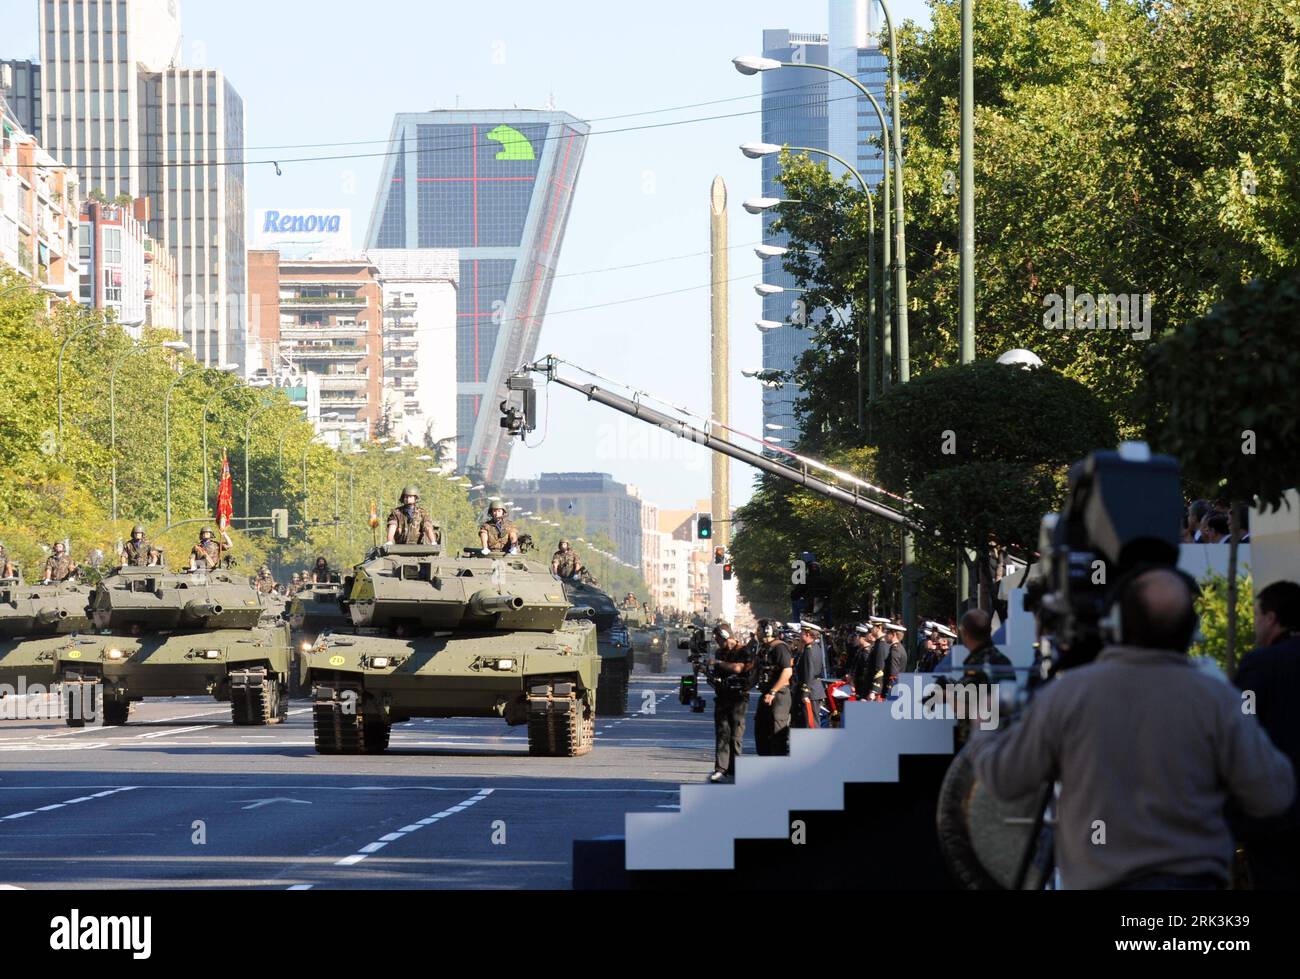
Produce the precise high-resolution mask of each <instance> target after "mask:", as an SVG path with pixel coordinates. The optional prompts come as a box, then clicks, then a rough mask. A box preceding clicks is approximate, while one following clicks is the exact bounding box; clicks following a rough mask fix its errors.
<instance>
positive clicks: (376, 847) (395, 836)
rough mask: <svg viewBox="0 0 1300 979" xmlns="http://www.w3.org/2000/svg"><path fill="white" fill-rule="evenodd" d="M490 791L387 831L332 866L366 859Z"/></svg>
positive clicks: (474, 802) (482, 791)
mask: <svg viewBox="0 0 1300 979" xmlns="http://www.w3.org/2000/svg"><path fill="white" fill-rule="evenodd" d="M492 792H493V790H492V789H480V790H479V792H478V795H475V796H472V797H470V798H468V799H466V800H465V801H464V802H461V803H458V804H457V805H454V806H451V807H449V808H447V809H444V810H442V812H435V813H434V814H433V815H432V816H426V817H425V818H424V819H421V820H417V821H416V822H414V823H412V824H411V825H409V826H403V827H402V828H401V829H399V830H397V831H396V832H395V833H388V834H386V835H384V836H381V837H380V838H379V839H377V840H376V841H375V842H374V843H367V844H366V845H365V846H363V847H362V848H361V849H360V850H358V851H357V852H356V853H354V854H352V855H351V856H349V857H344V858H343V859H342V860H339V861H336V862H335V864H334V866H336V867H351V866H353V865H354V864H358V863H360V862H361V861H362V860H364V859H366V857H368V856H370V854H372V853H377V852H378V851H380V850H382V849H383V848H384V847H386V846H388V844H389V843H393V842H396V841H397V840H400V839H401V838H402V837H403V836H406V835H408V834H410V833H415V832H418V831H419V830H421V829H423V828H424V827H425V826H432V825H433V824H434V823H436V822H438V821H439V820H440V819H446V818H447V817H448V816H451V815H453V814H455V813H458V812H464V811H465V810H466V809H468V808H469V807H470V806H473V805H477V804H478V803H480V802H482V801H483V800H484V799H486V798H487V797H488V796H490V795H491V794H492Z"/></svg>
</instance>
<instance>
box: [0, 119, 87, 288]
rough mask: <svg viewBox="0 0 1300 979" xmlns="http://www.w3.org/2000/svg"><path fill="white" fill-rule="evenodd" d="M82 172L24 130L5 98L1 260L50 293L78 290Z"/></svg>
mask: <svg viewBox="0 0 1300 979" xmlns="http://www.w3.org/2000/svg"><path fill="white" fill-rule="evenodd" d="M79 207H80V199H79V192H78V187H77V175H76V174H75V173H73V172H72V171H71V170H69V169H68V168H67V167H65V166H63V164H62V163H61V162H60V161H58V160H56V159H55V158H54V157H53V156H51V155H50V154H49V153H47V152H46V151H45V150H44V149H43V148H42V147H41V145H40V144H39V143H38V142H37V141H36V137H35V136H32V135H30V134H29V133H27V132H25V131H24V130H23V129H22V127H21V126H19V125H18V120H17V119H16V118H15V117H14V116H13V114H12V113H11V112H10V111H9V107H8V103H7V101H6V100H5V99H3V98H0V262H3V263H4V264H5V265H8V266H9V267H11V268H13V269H16V270H17V271H18V273H19V274H20V275H22V276H23V277H25V278H27V279H29V280H30V281H32V282H34V283H36V284H38V285H39V286H40V287H41V289H42V290H43V291H44V292H46V293H48V294H50V296H51V297H56V298H59V299H67V298H69V297H73V296H75V295H76V293H77V290H78V286H79V284H80V283H79V279H80V275H81V260H80V255H79V254H78V249H77V232H78V227H77V225H78V217H79Z"/></svg>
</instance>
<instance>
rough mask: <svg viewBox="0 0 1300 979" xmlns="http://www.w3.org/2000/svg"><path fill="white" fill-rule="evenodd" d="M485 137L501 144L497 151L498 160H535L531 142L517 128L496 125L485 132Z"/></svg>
mask: <svg viewBox="0 0 1300 979" xmlns="http://www.w3.org/2000/svg"><path fill="white" fill-rule="evenodd" d="M487 138H488V139H490V140H492V142H494V143H500V144H501V150H500V151H499V152H498V153H497V159H498V160H535V159H537V157H536V155H535V154H534V153H533V144H532V143H530V142H528V137H526V136H525V135H524V134H523V133H521V132H520V131H519V130H518V129H512V128H510V127H509V126H497V128H496V129H494V130H492V131H491V132H490V133H488V134H487Z"/></svg>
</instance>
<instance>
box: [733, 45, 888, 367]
mask: <svg viewBox="0 0 1300 979" xmlns="http://www.w3.org/2000/svg"><path fill="white" fill-rule="evenodd" d="M731 63H732V64H734V65H735V66H736V70H737V71H738V72H740V73H741V74H742V75H754V74H757V73H758V72H760V71H771V70H773V69H775V68H816V69H817V70H819V71H826V72H830V73H831V74H832V75H836V76H838V77H839V78H842V79H844V81H846V82H848V83H849V84H850V85H852V86H853V87H854V88H856V89H857V90H858V91H859V92H861V93H862V95H863V96H865V97H866V99H867V101H869V102H870V103H871V107H872V108H873V109H874V110H875V111H876V118H877V119H878V120H879V121H880V144H881V148H882V150H883V152H884V164H885V167H884V169H885V173H884V177H883V179H882V180H881V182H880V183H881V196H882V200H883V201H885V205H884V207H883V208H882V210H884V212H885V214H886V217H885V220H884V221H883V222H882V225H883V227H882V228H881V235H882V239H883V240H882V245H883V249H884V254H883V255H882V256H881V259H882V262H883V264H884V265H885V267H886V268H895V270H896V276H897V275H899V274H900V273H899V272H898V267H897V266H894V265H892V259H891V255H890V233H889V218H888V213H889V211H888V208H889V204H888V202H889V201H890V200H891V198H890V184H889V178H890V159H891V152H890V139H889V126H888V124H887V123H886V122H885V113H884V110H883V109H881V108H880V103H879V102H877V101H876V97H875V96H874V95H872V94H871V92H870V91H869V90H868V89H867V87H866V86H865V85H863V84H862V83H861V82H860V81H858V80H857V79H856V78H854V77H853V76H852V75H850V74H848V73H847V72H843V71H840V70H839V69H838V68H835V67H832V66H831V65H815V64H806V63H803V62H798V61H777V60H776V59H775V58H762V57H759V56H757V55H742V56H740V57H738V58H733V59H732V62H731ZM895 135H897V134H895ZM894 171H895V172H896V173H898V174H899V175H900V179H899V180H898V181H897V182H898V188H895V190H894V194H895V197H894V203H895V206H894V214H895V218H896V222H897V223H898V224H899V225H900V226H901V224H902V222H903V199H902V194H901V193H900V192H899V190H900V189H901V187H902V180H901V174H902V166H901V162H900V161H898V160H895V161H894ZM897 240H898V241H902V239H901V237H900V238H898V239H897ZM899 281H900V282H901V283H902V295H903V296H904V297H906V295H907V272H906V268H903V269H902V271H901V278H900V279H899ZM881 293H882V297H883V304H884V313H885V318H886V322H891V321H892V322H893V328H894V329H900V327H904V326H905V324H906V322H907V319H906V315H907V314H906V310H905V309H902V310H895V309H894V307H893V305H892V303H893V298H891V293H892V290H891V287H890V282H889V279H888V278H886V280H885V282H884V284H883V286H882V288H881ZM891 312H892V313H893V316H891ZM900 318H901V321H900ZM882 334H883V340H884V350H883V351H882V359H883V362H884V375H883V377H882V378H881V390H882V391H888V390H889V388H890V385H891V383H892V377H893V367H894V364H893V360H894V357H893V344H892V333H891V330H890V329H888V328H886V329H884V330H882ZM906 350H907V347H906V345H905V343H904V342H903V341H901V340H900V342H899V351H900V353H905V352H906ZM906 376H907V366H906V363H901V364H900V367H899V378H900V382H901V381H902V380H905V379H906Z"/></svg>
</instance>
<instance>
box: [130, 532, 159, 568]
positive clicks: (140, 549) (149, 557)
mask: <svg viewBox="0 0 1300 979" xmlns="http://www.w3.org/2000/svg"><path fill="white" fill-rule="evenodd" d="M161 563H162V555H161V554H159V553H158V551H157V549H155V548H154V546H153V545H152V544H150V543H149V539H148V538H147V537H145V530H144V527H142V526H140V524H136V525H135V526H134V527H132V528H131V539H130V540H129V541H127V542H126V543H125V544H123V545H122V566H123V567H125V568H152V567H154V566H155V565H158V564H161Z"/></svg>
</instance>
